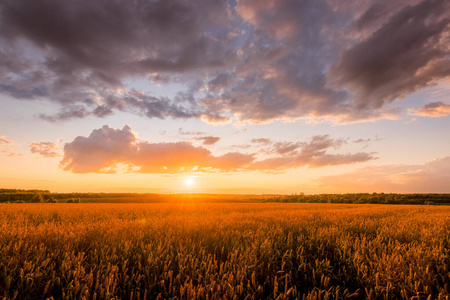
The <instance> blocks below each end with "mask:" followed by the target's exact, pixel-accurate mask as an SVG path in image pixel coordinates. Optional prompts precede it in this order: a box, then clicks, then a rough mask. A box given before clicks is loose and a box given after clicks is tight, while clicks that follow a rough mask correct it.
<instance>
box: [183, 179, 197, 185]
mask: <svg viewBox="0 0 450 300" xmlns="http://www.w3.org/2000/svg"><path fill="white" fill-rule="evenodd" d="M194 183H195V181H194V178H186V179H185V180H184V184H185V185H187V186H193V185H194Z"/></svg>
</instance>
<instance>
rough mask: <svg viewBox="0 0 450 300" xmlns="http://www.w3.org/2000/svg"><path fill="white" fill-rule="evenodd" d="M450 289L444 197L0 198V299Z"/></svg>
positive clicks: (381, 294) (348, 294)
mask: <svg viewBox="0 0 450 300" xmlns="http://www.w3.org/2000/svg"><path fill="white" fill-rule="evenodd" d="M2 297H3V298H4V299H47V298H51V297H53V298H54V299H112V298H114V299H170V298H172V299H173V298H176V299H266V298H270V299H449V298H450V207H446V206H419V205H416V206H403V205H370V204H364V205H352V204H304V203H300V204H299V203H246V204H245V203H233V204H225V203H202V204H195V203H189V202H187V203H174V204H161V203H153V204H152V203H149V204H104V203H102V204H92V203H91V204H89V203H87V204H86V203H85V204H65V203H64V204H61V203H59V204H51V203H48V204H0V299H1V298H2Z"/></svg>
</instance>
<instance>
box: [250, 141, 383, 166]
mask: <svg viewBox="0 0 450 300" xmlns="http://www.w3.org/2000/svg"><path fill="white" fill-rule="evenodd" d="M263 142H266V141H263ZM345 143H346V141H345V140H343V139H333V138H331V137H330V136H329V135H316V136H313V137H312V138H311V140H310V141H308V142H298V143H291V142H278V143H273V142H270V143H265V144H264V145H274V146H275V147H272V146H269V148H268V150H266V152H267V153H271V152H272V153H276V154H277V156H276V157H271V158H267V159H264V160H259V161H255V162H254V163H253V164H252V165H251V166H250V168H252V169H254V170H268V171H280V170H285V169H291V168H298V167H302V166H306V165H308V166H309V167H310V168H317V167H324V166H333V165H344V164H354V163H360V162H367V161H370V160H374V159H376V157H374V156H373V154H371V153H365V152H359V153H354V154H351V153H347V154H338V153H331V154H330V153H328V152H329V150H330V149H335V150H336V149H339V148H340V147H341V146H342V145H344V144H345ZM297 149H299V150H298V151H297Z"/></svg>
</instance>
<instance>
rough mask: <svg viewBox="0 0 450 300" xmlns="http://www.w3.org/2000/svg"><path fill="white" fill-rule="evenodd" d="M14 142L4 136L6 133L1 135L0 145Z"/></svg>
mask: <svg viewBox="0 0 450 300" xmlns="http://www.w3.org/2000/svg"><path fill="white" fill-rule="evenodd" d="M12 144H13V142H11V141H10V140H8V139H7V138H6V136H4V135H2V136H0V145H12Z"/></svg>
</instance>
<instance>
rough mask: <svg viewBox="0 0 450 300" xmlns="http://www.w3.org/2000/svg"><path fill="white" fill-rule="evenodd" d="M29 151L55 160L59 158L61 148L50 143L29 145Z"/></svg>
mask: <svg viewBox="0 0 450 300" xmlns="http://www.w3.org/2000/svg"><path fill="white" fill-rule="evenodd" d="M30 150H31V153H37V154H40V155H42V156H44V157H50V158H55V157H60V156H61V152H60V151H61V147H59V146H58V144H57V143H52V142H40V143H31V144H30Z"/></svg>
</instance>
